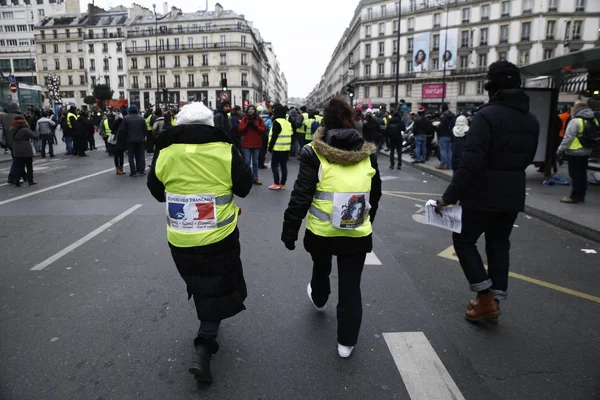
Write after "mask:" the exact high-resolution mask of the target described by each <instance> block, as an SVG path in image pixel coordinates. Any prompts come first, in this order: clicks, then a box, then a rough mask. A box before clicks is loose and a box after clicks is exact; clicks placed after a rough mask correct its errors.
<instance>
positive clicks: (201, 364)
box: [188, 337, 219, 383]
mask: <svg viewBox="0 0 600 400" xmlns="http://www.w3.org/2000/svg"><path fill="white" fill-rule="evenodd" d="M194 346H195V347H196V354H195V356H194V359H193V361H192V363H191V365H190V368H189V369H188V371H190V374H193V375H194V377H195V378H196V380H197V381H199V382H204V383H212V381H213V377H212V374H211V372H210V359H211V358H212V355H213V354H215V353H216V352H217V351H218V350H219V345H218V343H217V342H216V341H215V340H214V339H208V338H203V337H197V338H196V339H194Z"/></svg>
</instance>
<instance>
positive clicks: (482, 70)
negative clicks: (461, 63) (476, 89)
mask: <svg viewBox="0 0 600 400" xmlns="http://www.w3.org/2000/svg"><path fill="white" fill-rule="evenodd" d="M486 71H487V67H477V68H457V69H455V70H453V71H451V74H452V75H474V74H482V73H485V72H486Z"/></svg>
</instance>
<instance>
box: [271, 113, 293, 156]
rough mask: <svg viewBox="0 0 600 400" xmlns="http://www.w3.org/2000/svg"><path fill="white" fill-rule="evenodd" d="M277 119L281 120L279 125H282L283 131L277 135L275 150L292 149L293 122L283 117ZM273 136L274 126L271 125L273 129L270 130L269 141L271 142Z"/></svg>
mask: <svg viewBox="0 0 600 400" xmlns="http://www.w3.org/2000/svg"><path fill="white" fill-rule="evenodd" d="M275 121H277V122H279V125H281V133H280V134H279V136H277V141H276V142H275V146H273V151H290V149H291V148H292V135H293V134H294V131H293V129H292V124H290V121H287V120H286V119H283V118H277V119H276V120H275ZM272 138H273V127H271V131H270V132H269V143H271V139H272Z"/></svg>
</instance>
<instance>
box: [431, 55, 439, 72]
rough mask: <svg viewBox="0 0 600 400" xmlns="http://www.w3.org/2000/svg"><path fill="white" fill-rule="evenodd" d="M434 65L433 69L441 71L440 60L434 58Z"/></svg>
mask: <svg viewBox="0 0 600 400" xmlns="http://www.w3.org/2000/svg"><path fill="white" fill-rule="evenodd" d="M431 60H432V63H433V69H434V70H436V69H440V59H439V58H437V57H436V58H432V59H431Z"/></svg>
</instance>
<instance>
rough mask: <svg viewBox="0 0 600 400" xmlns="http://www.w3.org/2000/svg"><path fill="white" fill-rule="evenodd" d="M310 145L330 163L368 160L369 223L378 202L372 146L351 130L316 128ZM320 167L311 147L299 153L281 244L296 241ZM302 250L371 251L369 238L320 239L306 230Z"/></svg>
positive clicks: (337, 252)
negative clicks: (370, 171)
mask: <svg viewBox="0 0 600 400" xmlns="http://www.w3.org/2000/svg"><path fill="white" fill-rule="evenodd" d="M313 145H314V146H315V148H317V150H318V151H319V154H321V155H322V156H323V157H325V158H327V160H329V162H332V163H338V164H355V163H358V162H360V161H361V160H363V159H364V158H365V157H370V159H371V166H372V167H373V168H374V169H375V176H374V177H373V179H372V182H371V194H370V200H369V202H370V204H371V210H370V215H371V222H373V221H374V220H375V215H376V214H377V208H378V207H379V200H380V199H381V177H380V176H379V168H378V166H377V156H376V155H375V154H373V153H374V152H375V146H374V145H373V144H372V143H365V141H364V139H363V138H362V137H361V136H360V134H359V133H358V131H356V130H355V129H332V130H327V131H326V130H324V129H323V128H319V129H318V130H317V132H315V134H314V135H313ZM320 166H321V162H320V161H319V158H318V157H317V155H316V154H315V151H314V149H313V147H311V146H305V147H304V148H303V149H302V151H301V152H300V171H299V172H298V178H297V179H296V183H295V184H294V191H293V192H292V195H291V198H290V202H289V204H288V208H287V210H286V211H285V216H284V221H283V232H282V234H281V239H282V240H283V241H284V242H295V241H296V240H298V231H299V230H300V226H301V225H302V220H303V219H304V217H306V214H307V213H308V210H309V209H310V206H311V204H312V201H313V197H314V195H315V192H316V191H317V183H318V182H319V169H320ZM304 248H305V249H306V251H308V252H309V253H325V254H334V255H339V254H362V253H369V252H370V251H371V250H372V249H373V239H372V235H369V236H366V237H362V238H348V237H322V236H317V235H315V234H314V233H312V232H311V231H309V230H308V229H307V230H306V233H305V234H304Z"/></svg>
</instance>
